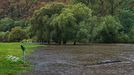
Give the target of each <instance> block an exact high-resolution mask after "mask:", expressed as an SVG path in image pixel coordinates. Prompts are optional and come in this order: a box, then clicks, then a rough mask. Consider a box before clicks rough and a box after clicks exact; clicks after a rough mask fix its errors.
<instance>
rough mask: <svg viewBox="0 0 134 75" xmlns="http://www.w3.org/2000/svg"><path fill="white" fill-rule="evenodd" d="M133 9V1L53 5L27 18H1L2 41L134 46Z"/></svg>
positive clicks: (96, 0) (86, 0)
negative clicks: (131, 44)
mask: <svg viewBox="0 0 134 75" xmlns="http://www.w3.org/2000/svg"><path fill="white" fill-rule="evenodd" d="M69 2H70V1H69ZM133 6H134V2H133V0H73V1H72V2H70V3H67V4H65V3H55V2H54V3H53V2H52V3H49V4H45V5H44V6H41V7H40V8H38V9H36V10H35V11H34V12H33V15H31V17H28V18H24V19H21V18H19V19H16V18H11V17H10V18H7V17H5V18H2V19H1V20H0V41H22V40H23V39H33V40H36V41H43V42H47V43H48V44H50V43H53V42H55V43H57V44H66V43H68V42H69V43H70V42H71V43H73V44H77V43H133V42H134V26H133V25H134V7H133ZM21 36H24V37H21Z"/></svg>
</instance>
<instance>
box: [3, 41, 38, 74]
mask: <svg viewBox="0 0 134 75" xmlns="http://www.w3.org/2000/svg"><path fill="white" fill-rule="evenodd" d="M20 45H21V43H0V74H15V73H18V72H24V71H26V70H27V69H28V68H29V64H25V65H24V64H23V63H22V62H9V61H7V60H6V57H7V56H10V55H12V56H16V57H19V58H20V59H21V58H22V50H21V48H20ZM24 46H25V47H26V53H27V55H28V54H30V53H31V52H32V51H33V48H35V47H37V46H39V45H37V44H24Z"/></svg>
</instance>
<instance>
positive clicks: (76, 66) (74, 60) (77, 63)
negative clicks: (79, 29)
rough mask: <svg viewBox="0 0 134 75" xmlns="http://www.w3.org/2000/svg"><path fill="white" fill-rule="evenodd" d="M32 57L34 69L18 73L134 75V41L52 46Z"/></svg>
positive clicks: (36, 74) (35, 74) (38, 49)
mask: <svg viewBox="0 0 134 75" xmlns="http://www.w3.org/2000/svg"><path fill="white" fill-rule="evenodd" d="M28 59H29V61H30V62H31V63H32V65H33V69H32V71H30V72H27V73H22V74H18V75H134V45H133V44H97V45H75V46H74V45H50V46H44V47H39V48H37V49H36V50H35V52H33V53H32V54H31V55H30V56H29V57H28Z"/></svg>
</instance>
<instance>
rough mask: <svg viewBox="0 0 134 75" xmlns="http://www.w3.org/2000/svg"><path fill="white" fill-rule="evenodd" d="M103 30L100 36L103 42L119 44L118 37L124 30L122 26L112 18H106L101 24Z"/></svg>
mask: <svg viewBox="0 0 134 75" xmlns="http://www.w3.org/2000/svg"><path fill="white" fill-rule="evenodd" d="M101 25H102V26H101V28H100V29H101V30H100V32H99V36H100V39H101V41H102V42H105V43H116V42H118V35H119V33H120V30H121V28H122V26H121V24H120V23H119V22H118V21H117V20H116V19H115V18H114V17H112V16H106V17H104V18H103V22H102V23H101Z"/></svg>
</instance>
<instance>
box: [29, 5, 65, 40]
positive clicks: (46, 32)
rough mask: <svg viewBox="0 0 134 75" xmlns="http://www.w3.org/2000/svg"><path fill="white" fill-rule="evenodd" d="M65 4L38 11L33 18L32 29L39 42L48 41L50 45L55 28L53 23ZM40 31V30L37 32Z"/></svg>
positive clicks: (48, 6) (49, 6)
mask: <svg viewBox="0 0 134 75" xmlns="http://www.w3.org/2000/svg"><path fill="white" fill-rule="evenodd" d="M63 7H64V5H63V4H58V3H56V4H50V5H47V6H45V7H42V8H40V9H39V10H36V11H35V13H34V15H33V16H32V18H31V25H32V27H31V29H32V32H33V34H35V35H36V36H37V39H38V41H47V42H48V43H50V40H51V34H52V33H51V32H52V29H53V26H52V25H51V21H52V19H53V18H54V16H56V15H58V14H59V13H60V12H61V10H62V9H63ZM37 29H38V30H37Z"/></svg>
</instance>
